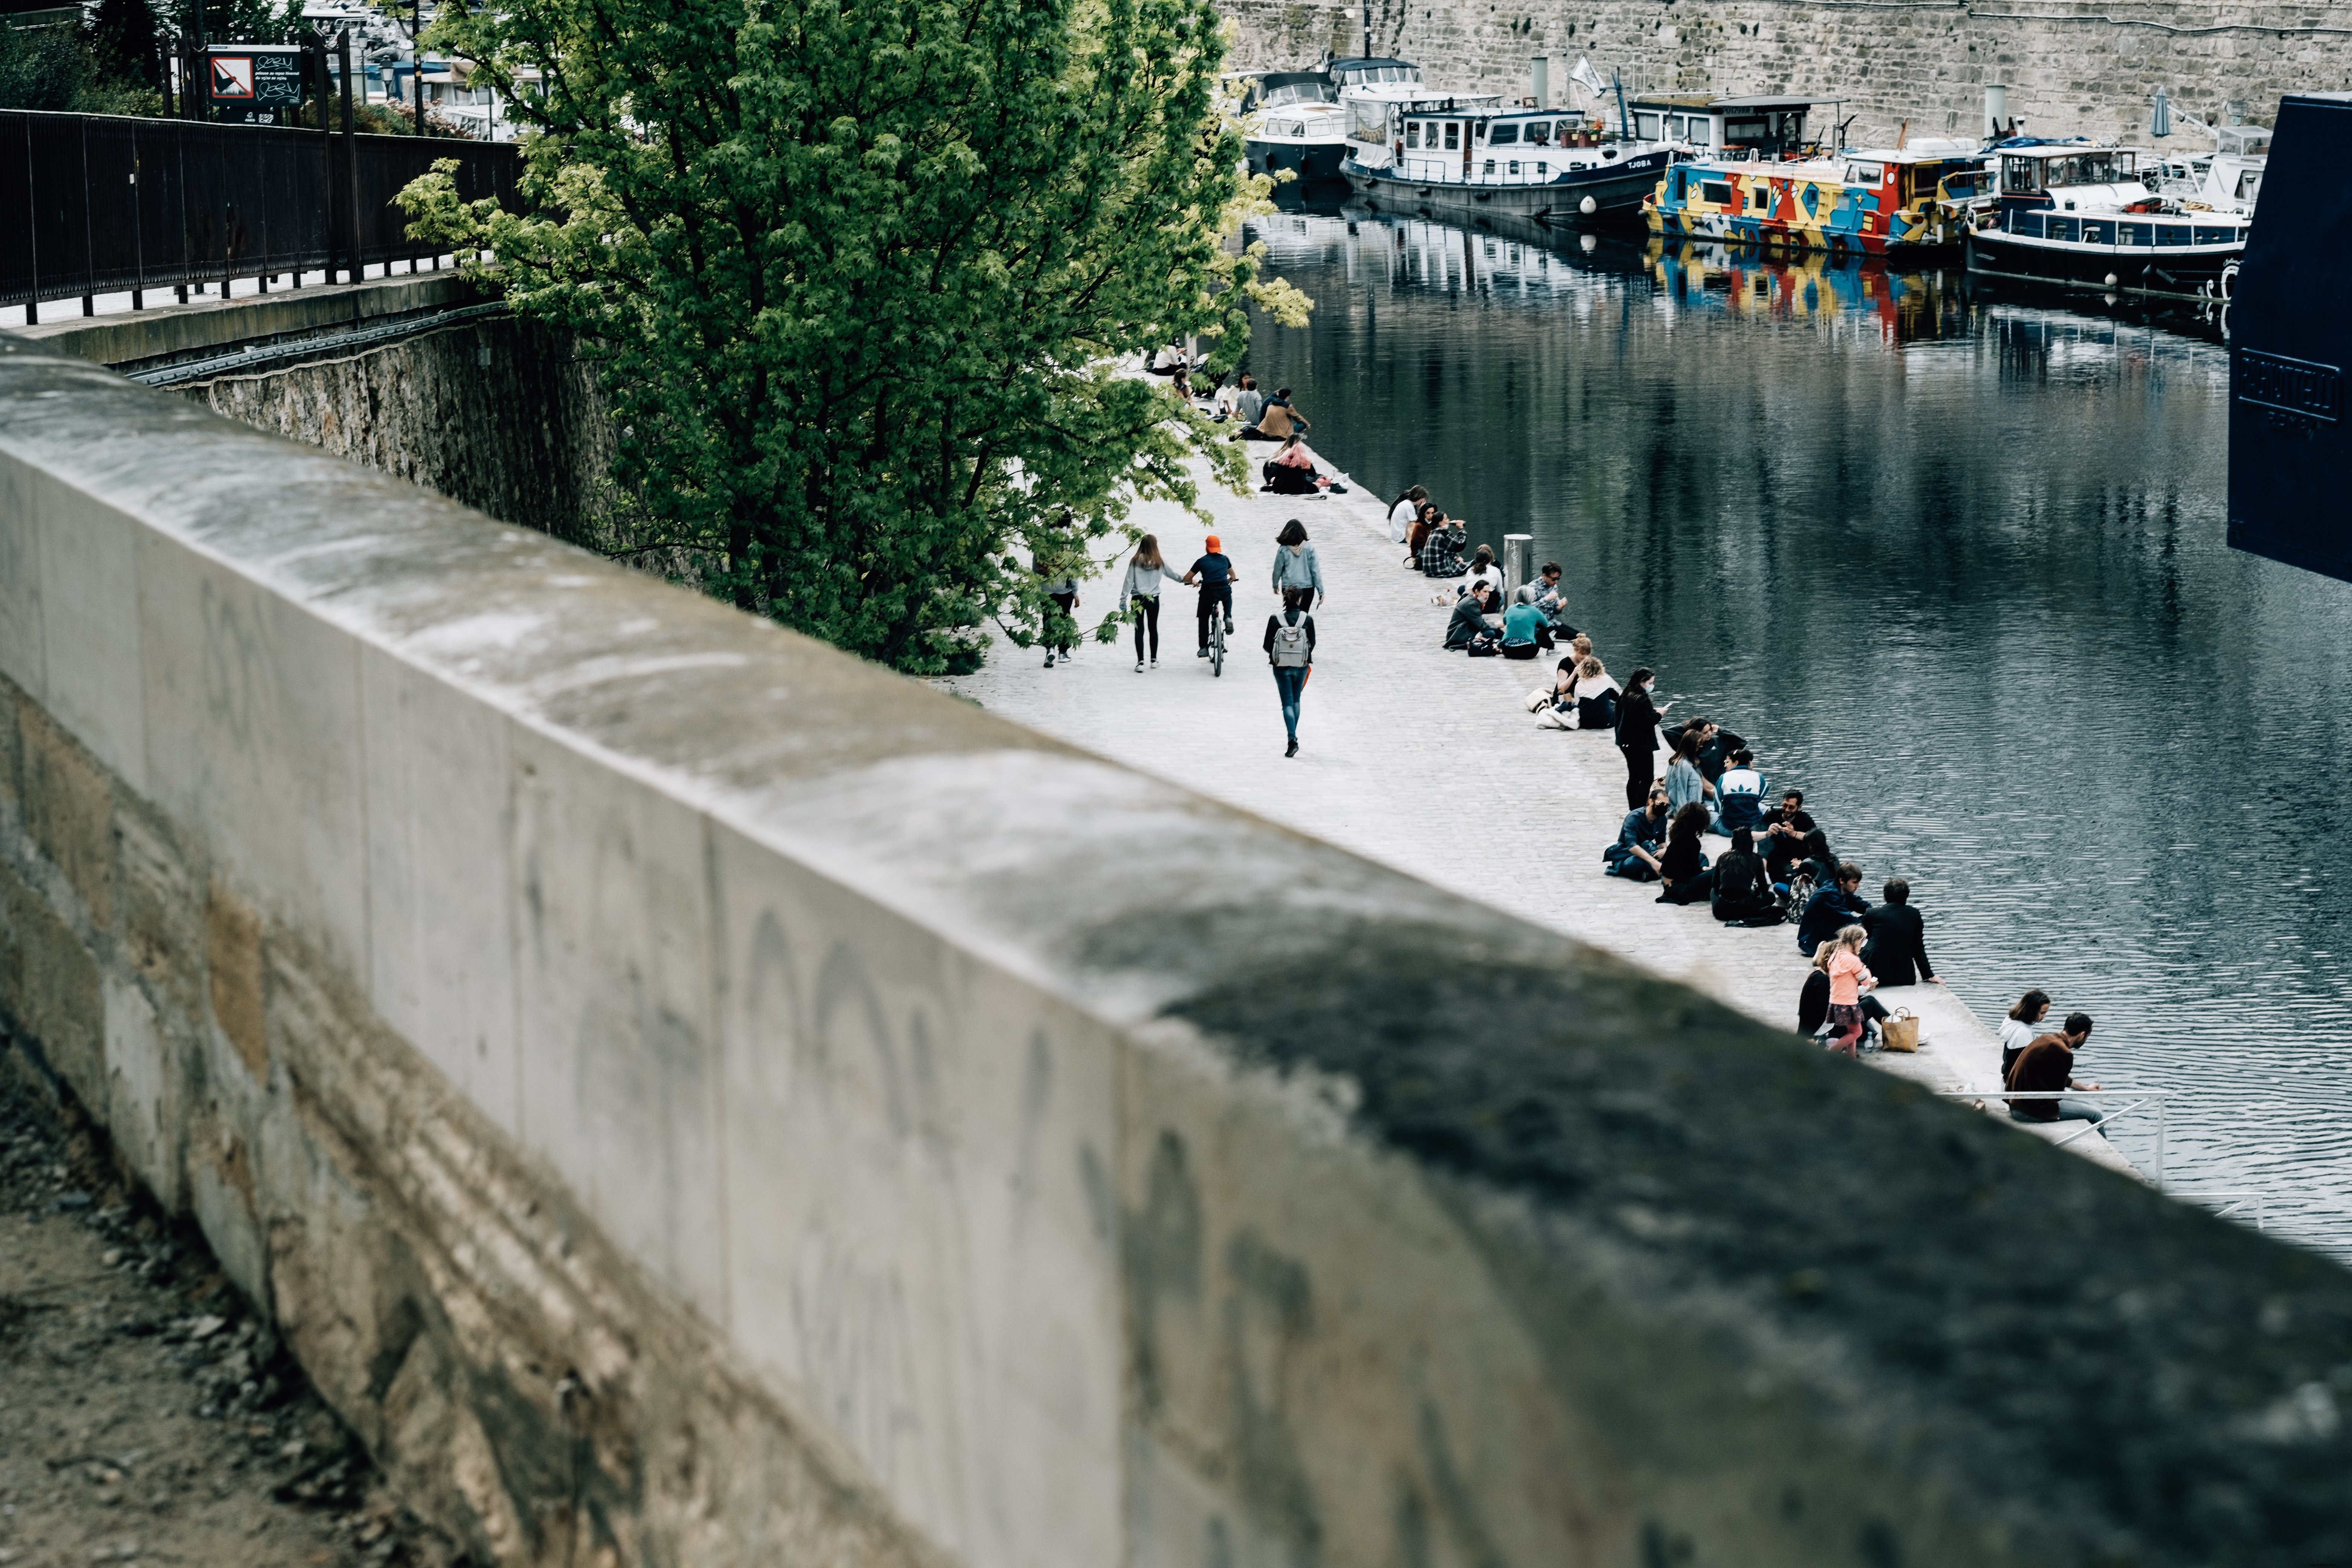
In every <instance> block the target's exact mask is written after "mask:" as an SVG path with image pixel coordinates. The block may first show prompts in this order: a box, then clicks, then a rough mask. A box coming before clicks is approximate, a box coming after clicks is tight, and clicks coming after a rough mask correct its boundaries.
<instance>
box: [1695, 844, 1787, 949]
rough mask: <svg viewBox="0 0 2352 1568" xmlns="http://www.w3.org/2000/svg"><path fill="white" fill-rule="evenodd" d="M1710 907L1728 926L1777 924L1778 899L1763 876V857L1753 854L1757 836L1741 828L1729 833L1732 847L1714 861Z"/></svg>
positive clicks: (1717, 917)
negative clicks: (1713, 886) (1713, 885)
mask: <svg viewBox="0 0 2352 1568" xmlns="http://www.w3.org/2000/svg"><path fill="white" fill-rule="evenodd" d="M1712 908H1713V910H1714V912H1715V918H1716V919H1717V920H1719V921H1724V922H1725V923H1726V924H1729V925H1748V926H1769V925H1779V924H1780V900H1778V899H1776V898H1774V897H1773V896H1772V887H1771V884H1770V883H1769V882H1767V881H1765V879H1764V859H1763V857H1761V856H1759V855H1758V854H1757V853H1756V836H1755V835H1754V834H1752V833H1750V832H1748V829H1746V828H1744V827H1742V828H1740V829H1738V831H1736V832H1735V833H1733V834H1732V836H1731V847H1730V848H1729V849H1727V850H1726V851H1725V852H1724V853H1723V855H1722V857H1721V858H1718V859H1717V861H1716V863H1715V889H1714V893H1713V896H1712Z"/></svg>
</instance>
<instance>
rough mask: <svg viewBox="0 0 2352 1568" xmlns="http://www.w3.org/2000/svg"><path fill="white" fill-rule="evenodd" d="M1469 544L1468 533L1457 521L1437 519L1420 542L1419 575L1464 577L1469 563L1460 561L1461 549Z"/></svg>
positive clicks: (1467, 573)
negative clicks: (1427, 534)
mask: <svg viewBox="0 0 2352 1568" xmlns="http://www.w3.org/2000/svg"><path fill="white" fill-rule="evenodd" d="M1469 542H1470V531H1469V530H1468V529H1467V528H1465V527H1464V526H1463V524H1462V523H1461V521H1459V520H1453V521H1448V520H1445V519H1443V518H1441V519H1439V520H1438V521H1437V522H1436V523H1435V524H1433V526H1432V527H1431V528H1430V531H1429V536H1428V537H1427V538H1426V539H1424V540H1423V541H1422V545H1421V574H1422V575H1423V576H1424V577H1466V576H1468V575H1469V574H1470V566H1469V563H1467V562H1465V561H1464V560H1463V559H1462V547H1463V546H1464V545H1465V544H1467V543H1469Z"/></svg>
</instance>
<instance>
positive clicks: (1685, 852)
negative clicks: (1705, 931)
mask: <svg viewBox="0 0 2352 1568" xmlns="http://www.w3.org/2000/svg"><path fill="white" fill-rule="evenodd" d="M1705 836H1706V807H1705V806H1703V805H1686V806H1684V807H1683V808H1682V809H1681V810H1680V811H1677V812H1675V814H1674V816H1673V819H1672V820H1671V822H1670V824H1669V825H1668V826H1667V828H1666V852H1665V853H1664V854H1663V855H1661V856H1659V857H1658V880H1659V881H1661V882H1664V884H1665V885H1666V886H1665V891H1664V892H1662V893H1660V894H1659V895H1658V902H1660V903H1662V904H1700V903H1705V902H1706V900H1707V896H1708V895H1709V894H1710V893H1712V892H1714V891H1715V873H1714V872H1712V871H1710V870H1708V869H1707V866H1706V850H1704V849H1702V848H1700V847H1699V840H1700V839H1701V838H1702V837H1705Z"/></svg>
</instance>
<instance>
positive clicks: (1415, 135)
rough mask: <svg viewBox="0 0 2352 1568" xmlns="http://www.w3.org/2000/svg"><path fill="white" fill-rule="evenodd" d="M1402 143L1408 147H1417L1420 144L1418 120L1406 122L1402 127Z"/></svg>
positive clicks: (1419, 123) (1419, 122)
mask: <svg viewBox="0 0 2352 1568" xmlns="http://www.w3.org/2000/svg"><path fill="white" fill-rule="evenodd" d="M1404 144H1405V145H1406V146H1408V147H1418V146H1420V145H1421V121H1418V120H1414V121H1407V122H1406V124H1405V128H1404Z"/></svg>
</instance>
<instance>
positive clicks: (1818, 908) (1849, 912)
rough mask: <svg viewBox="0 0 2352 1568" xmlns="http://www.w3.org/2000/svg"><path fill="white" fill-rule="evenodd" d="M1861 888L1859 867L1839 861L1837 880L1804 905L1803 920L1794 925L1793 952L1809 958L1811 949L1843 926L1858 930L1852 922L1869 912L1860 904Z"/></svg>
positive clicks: (1843, 927)
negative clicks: (1794, 947)
mask: <svg viewBox="0 0 2352 1568" xmlns="http://www.w3.org/2000/svg"><path fill="white" fill-rule="evenodd" d="M1861 889H1862V868H1861V867H1859V866H1857V865H1855V864H1854V863H1853V861H1851V860H1841V861H1839V862H1838V866H1837V880H1836V881H1835V882H1832V883H1825V884H1823V885H1822V889H1821V890H1820V891H1819V892H1817V893H1815V894H1814V895H1813V901H1812V902H1811V903H1809V904H1807V905H1806V906H1805V914H1804V918H1803V919H1802V920H1800V921H1798V922H1797V951H1798V952H1801V953H1803V954H1804V955H1805V956H1806V957H1807V958H1811V957H1812V956H1813V949H1815V948H1817V947H1819V946H1820V945H1821V944H1822V943H1823V942H1827V941H1829V940H1830V938H1832V937H1833V936H1835V935H1836V934H1837V933H1838V932H1839V931H1843V930H1844V929H1845V928H1846V927H1848V926H1853V929H1854V930H1856V931H1862V927H1861V926H1859V925H1855V924H1854V922H1855V921H1859V920H1861V919H1862V917H1863V916H1864V914H1866V913H1868V912H1869V910H1870V905H1869V904H1867V903H1866V902H1864V900H1863V897H1862V892H1861ZM1863 934H1864V935H1865V936H1867V935H1868V934H1869V933H1868V932H1867V931H1864V932H1863Z"/></svg>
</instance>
